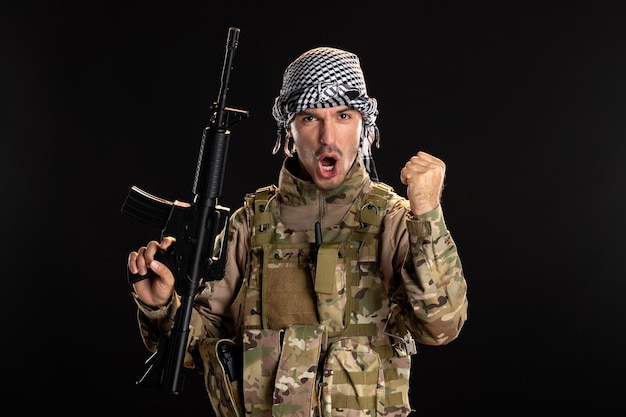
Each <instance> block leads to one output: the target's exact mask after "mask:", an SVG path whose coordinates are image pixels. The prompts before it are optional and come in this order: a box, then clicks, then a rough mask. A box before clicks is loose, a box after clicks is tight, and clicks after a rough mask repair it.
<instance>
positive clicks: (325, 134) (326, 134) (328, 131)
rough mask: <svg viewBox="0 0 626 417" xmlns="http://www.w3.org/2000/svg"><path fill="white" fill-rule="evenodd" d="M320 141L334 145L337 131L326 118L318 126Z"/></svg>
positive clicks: (326, 144)
mask: <svg viewBox="0 0 626 417" xmlns="http://www.w3.org/2000/svg"><path fill="white" fill-rule="evenodd" d="M319 135H320V143H321V144H322V145H325V146H331V145H334V144H335V142H336V140H337V132H336V129H335V127H334V126H333V124H332V122H330V121H328V120H326V121H324V123H322V124H321V126H320V132H319Z"/></svg>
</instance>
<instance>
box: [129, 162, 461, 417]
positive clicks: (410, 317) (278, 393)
mask: <svg viewBox="0 0 626 417" xmlns="http://www.w3.org/2000/svg"><path fill="white" fill-rule="evenodd" d="M290 164H297V158H287V159H286V160H285V163H284V165H283V168H282V170H281V172H280V177H279V183H278V185H279V186H278V187H277V189H276V187H266V188H265V189H259V190H261V191H262V190H266V191H268V195H267V196H268V198H269V200H268V201H264V200H263V199H260V202H259V199H257V200H253V199H252V194H250V195H248V203H249V204H246V205H245V206H244V207H241V208H240V209H238V210H236V211H235V212H234V213H233V215H232V216H231V219H230V223H229V230H228V239H229V245H228V253H227V264H226V274H225V276H224V278H223V279H222V280H219V281H214V282H206V283H203V284H202V285H201V288H200V290H199V293H198V295H197V297H196V309H195V310H194V312H193V314H192V323H191V332H190V333H191V334H190V341H189V352H192V351H193V350H194V349H198V350H199V351H200V353H201V357H202V359H203V362H204V364H203V366H204V369H205V380H206V385H207V392H208V393H209V396H210V397H211V401H212V403H213V406H214V409H215V411H216V412H217V413H218V415H233V416H243V415H244V414H245V415H250V416H260V415H303V416H310V415H323V416H361V415H387V416H391V415H394V416H395V415H397V416H405V415H407V414H408V413H409V412H410V411H411V408H410V404H409V396H408V389H409V387H408V383H409V372H410V360H411V359H410V358H411V354H413V353H415V351H414V349H411V346H410V342H412V341H413V339H414V340H415V341H417V342H418V343H422V344H427V345H443V344H447V343H449V342H450V341H452V340H454V339H455V338H456V337H457V336H458V335H459V332H460V330H461V328H462V326H463V325H464V323H465V321H466V319H467V297H466V289H467V287H466V281H465V279H464V275H463V270H462V267H461V262H460V259H459V257H458V253H457V249H456V246H455V243H454V241H453V239H452V237H451V235H450V233H449V231H448V230H447V228H446V225H445V222H444V218H443V212H442V209H441V207H437V208H436V209H434V210H433V211H431V212H429V213H426V214H423V215H420V216H414V215H413V214H412V213H411V212H410V209H409V203H408V200H406V199H404V198H402V197H400V196H399V195H397V194H396V193H395V192H393V190H391V189H390V188H389V187H385V186H384V185H382V186H377V187H374V186H373V185H374V183H372V181H371V180H370V177H369V176H368V174H367V172H366V170H365V168H364V165H363V160H362V159H361V158H360V157H357V160H356V162H355V164H354V165H353V167H352V169H351V171H350V172H349V173H348V176H347V177H346V181H345V182H344V184H342V185H341V186H339V187H338V188H336V189H333V190H320V189H317V188H316V187H315V186H314V184H312V183H310V182H305V181H302V180H300V179H298V178H296V177H294V176H293V175H292V174H291V172H295V171H294V170H293V169H289V167H290ZM381 187H382V189H383V190H385V189H386V190H388V191H387V194H386V195H384V196H382V197H381V196H380V195H379V196H378V197H377V198H378V199H379V201H380V200H384V201H380V202H381V204H382V205H383V206H384V208H385V209H384V213H382V214H380V216H379V217H380V223H379V224H376V220H373V221H372V220H371V217H369V218H368V214H367V213H365V212H366V211H367V210H364V201H365V200H364V199H365V196H368V195H371V193H373V191H375V190H380V189H381ZM375 197H376V196H375ZM368 201H369V200H368ZM374 201H376V200H374ZM254 204H257V207H253V206H252V205H254ZM365 209H367V207H365ZM374 217H376V216H374ZM317 221H319V222H320V223H321V230H322V241H323V244H322V245H321V246H320V247H319V252H317V253H316V252H315V251H314V250H312V248H313V247H314V245H312V243H314V242H315V231H314V224H315V223H316V222H317ZM363 227H365V228H366V229H367V230H361V228H363ZM268 228H269V230H268ZM320 259H322V260H320ZM322 270H323V273H322ZM261 281H262V285H261ZM136 301H137V304H138V306H139V310H138V319H139V324H140V329H141V334H142V337H143V340H144V343H145V345H146V346H147V348H148V349H149V350H152V351H153V350H155V348H156V343H157V341H158V338H159V334H161V333H163V332H167V331H169V329H170V328H171V326H172V323H173V316H174V313H175V311H176V308H177V307H178V301H179V300H178V297H174V298H173V300H172V302H171V303H170V304H169V305H168V306H165V307H162V308H160V309H158V310H152V309H150V308H148V307H147V306H145V305H143V303H141V302H140V301H139V300H138V299H136ZM220 343H221V344H224V343H226V344H228V345H232V346H234V347H236V348H237V349H236V351H237V352H239V353H238V355H240V356H239V358H240V359H241V360H242V363H241V365H240V366H241V368H242V369H243V374H242V375H241V378H240V380H239V382H238V384H239V385H238V387H239V388H240V389H236V390H233V386H228V384H225V383H224V381H223V380H222V377H221V376H220V375H219V374H220V372H221V371H222V370H223V369H220V366H219V365H216V361H215V357H216V351H217V346H218V345H219V344H220ZM185 365H186V366H187V367H194V366H195V365H194V363H193V360H192V355H191V354H189V355H188V357H187V358H186V361H185ZM235 391H238V392H235ZM231 397H232V398H231ZM234 397H237V400H236V401H234V400H233V398H234ZM233 404H234V405H233Z"/></svg>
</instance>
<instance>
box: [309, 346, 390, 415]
mask: <svg viewBox="0 0 626 417" xmlns="http://www.w3.org/2000/svg"><path fill="white" fill-rule="evenodd" d="M321 382H322V384H321V392H320V415H321V416H322V417H337V416H346V417H347V416H349V417H355V416H363V417H366V416H367V417H373V416H382V415H383V414H384V412H385V378H384V372H383V365H382V361H381V358H380V356H379V355H378V353H377V352H376V351H374V350H373V349H371V348H370V347H369V346H367V345H364V344H361V343H359V342H358V341H357V340H355V339H349V338H341V339H338V340H336V341H334V342H333V343H331V344H330V346H329V348H328V352H327V354H326V358H325V360H324V373H323V375H322V381H321Z"/></svg>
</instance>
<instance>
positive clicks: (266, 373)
mask: <svg viewBox="0 0 626 417" xmlns="http://www.w3.org/2000/svg"><path fill="white" fill-rule="evenodd" d="M282 336H283V330H261V329H246V330H244V332H243V375H244V377H243V381H242V382H243V403H244V408H245V413H246V416H250V417H271V416H272V394H273V392H274V380H275V379H276V370H277V368H278V360H279V359H280V351H281V340H282Z"/></svg>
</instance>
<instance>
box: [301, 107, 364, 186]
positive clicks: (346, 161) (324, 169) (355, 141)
mask: <svg viewBox="0 0 626 417" xmlns="http://www.w3.org/2000/svg"><path fill="white" fill-rule="evenodd" d="M289 129H290V131H291V134H292V136H293V140H294V143H295V145H296V150H297V153H298V159H299V160H300V167H301V168H302V172H300V173H299V175H300V177H301V178H302V179H304V180H310V181H313V183H314V184H315V185H316V186H317V187H319V188H321V189H324V190H330V189H333V188H336V187H337V186H339V185H341V183H343V181H344V179H345V178H346V175H347V174H348V171H349V170H350V168H351V167H352V164H353V163H354V160H355V158H356V155H357V152H358V149H359V141H360V137H361V130H362V129H363V118H362V116H361V113H360V112H359V111H358V110H354V109H351V108H349V107H347V106H337V107H330V108H326V109H306V110H303V111H301V112H299V113H296V116H295V117H294V119H293V120H292V122H291V123H290V125H289Z"/></svg>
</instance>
